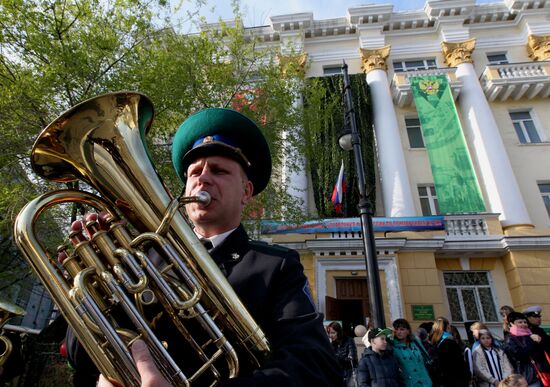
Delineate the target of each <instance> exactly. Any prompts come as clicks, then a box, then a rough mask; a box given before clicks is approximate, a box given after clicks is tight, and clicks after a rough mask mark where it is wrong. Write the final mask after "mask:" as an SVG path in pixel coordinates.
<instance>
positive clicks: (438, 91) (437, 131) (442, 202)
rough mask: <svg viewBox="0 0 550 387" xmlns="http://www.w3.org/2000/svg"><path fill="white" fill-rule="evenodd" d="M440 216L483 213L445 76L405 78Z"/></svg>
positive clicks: (481, 197)
mask: <svg viewBox="0 0 550 387" xmlns="http://www.w3.org/2000/svg"><path fill="white" fill-rule="evenodd" d="M409 81H410V83H411V89H412V92H413V97H414V102H415V104H416V110H417V112H418V118H419V119H420V124H421V126H422V135H423V136H424V142H425V145H426V149H427V151H428V156H429V159H430V164H431V168H432V175H433V178H434V185H435V190H436V194H437V200H438V203H439V210H440V212H441V213H443V214H451V213H464V212H485V204H484V202H483V196H482V195H481V190H480V188H479V184H478V181H477V178H476V175H475V172H474V168H473V166H472V160H471V158H470V154H469V153H468V148H467V146H466V141H465V139H464V134H463V132H462V127H461V126H460V120H459V119H458V114H457V112H456V107H455V104H454V101H453V96H452V94H451V89H450V87H449V82H448V80H447V76H446V75H428V76H421V77H411V78H409Z"/></svg>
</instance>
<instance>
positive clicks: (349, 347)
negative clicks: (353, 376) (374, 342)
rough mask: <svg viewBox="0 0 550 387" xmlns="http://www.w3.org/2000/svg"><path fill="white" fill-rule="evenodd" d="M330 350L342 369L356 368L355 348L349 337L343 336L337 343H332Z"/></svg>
mask: <svg viewBox="0 0 550 387" xmlns="http://www.w3.org/2000/svg"><path fill="white" fill-rule="evenodd" d="M332 348H334V353H335V354H336V359H338V363H339V364H340V367H341V368H342V369H344V370H349V369H351V368H353V367H357V347H356V346H355V342H354V341H353V339H352V338H351V337H348V336H344V337H343V338H342V340H341V341H340V342H339V343H337V342H332Z"/></svg>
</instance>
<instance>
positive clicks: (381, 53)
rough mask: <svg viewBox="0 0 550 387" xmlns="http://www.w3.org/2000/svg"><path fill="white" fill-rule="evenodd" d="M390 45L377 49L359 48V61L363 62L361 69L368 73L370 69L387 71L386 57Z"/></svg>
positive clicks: (388, 54) (388, 53)
mask: <svg viewBox="0 0 550 387" xmlns="http://www.w3.org/2000/svg"><path fill="white" fill-rule="evenodd" d="M390 49H391V46H389V45H388V46H384V47H382V48H377V49H372V50H371V49H366V48H360V49H359V50H360V51H359V52H360V53H361V61H362V62H363V64H362V66H361V69H362V70H363V71H364V72H365V74H368V73H369V72H371V71H372V70H376V69H380V70H384V71H387V70H388V66H387V64H386V59H387V58H388V56H390Z"/></svg>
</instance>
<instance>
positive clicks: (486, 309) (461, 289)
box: [443, 271, 499, 322]
mask: <svg viewBox="0 0 550 387" xmlns="http://www.w3.org/2000/svg"><path fill="white" fill-rule="evenodd" d="M443 278H444V281H445V289H446V290H447V299H448V301H449V308H450V310H451V317H452V320H453V321H482V322H493V321H499V319H498V316H497V312H496V307H495V302H494V297H493V292H492V290H491V285H490V283H489V273H488V272H485V271H460V272H444V273H443Z"/></svg>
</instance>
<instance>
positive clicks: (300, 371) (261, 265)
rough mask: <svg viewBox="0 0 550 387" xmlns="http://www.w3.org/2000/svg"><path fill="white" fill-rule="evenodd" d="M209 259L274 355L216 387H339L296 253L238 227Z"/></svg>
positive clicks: (334, 362) (333, 361) (73, 355)
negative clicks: (252, 238) (265, 337)
mask: <svg viewBox="0 0 550 387" xmlns="http://www.w3.org/2000/svg"><path fill="white" fill-rule="evenodd" d="M210 254H211V256H212V257H213V258H214V260H215V261H216V263H218V265H219V266H220V268H221V269H222V271H223V272H224V274H225V275H226V277H227V279H228V281H229V283H230V284H231V285H232V286H233V288H234V289H235V291H236V293H237V295H238V296H239V298H240V299H241V301H242V302H243V304H244V305H245V306H246V308H247V309H248V311H249V312H250V314H251V315H252V317H253V318H254V319H255V321H256V322H257V323H258V325H259V326H260V327H261V329H262V330H263V331H264V333H265V334H266V336H267V338H268V341H269V344H270V347H271V350H272V352H271V355H270V357H269V359H267V360H266V361H265V362H264V363H263V365H262V367H261V368H259V369H256V370H252V369H247V367H246V365H243V367H242V369H241V372H240V374H239V375H240V376H239V377H237V378H235V379H230V380H226V381H223V382H222V383H221V384H220V386H278V387H280V386H284V387H290V386H304V387H309V386H312V387H313V386H315V387H322V386H331V387H332V386H341V385H342V380H341V376H340V369H339V366H338V362H337V360H336V358H335V356H334V351H333V350H332V347H331V345H330V343H329V340H328V336H327V334H326V332H325V330H324V327H323V316H322V315H321V314H319V313H317V311H316V308H315V305H314V304H313V300H312V298H311V294H310V291H309V284H308V282H307V279H306V277H305V275H304V272H303V267H302V265H301V263H300V260H299V256H298V253H297V252H296V251H294V250H290V249H286V248H283V247H280V246H273V245H269V244H267V243H262V242H256V241H251V240H250V239H249V238H248V235H247V234H246V231H245V230H244V228H243V227H242V225H241V226H239V227H238V228H237V229H236V230H235V231H234V232H233V233H231V234H230V235H229V236H228V237H227V238H226V239H225V240H224V241H223V242H222V244H220V245H219V246H217V247H216V248H214V249H213V250H212V251H211V252H210ZM75 344H76V343H73V345H71V343H68V345H67V347H68V349H69V356H70V358H72V362H73V364H74V363H76V362H77V361H80V360H79V359H78V354H77V353H76V352H78V351H75V350H76V349H77V348H76V347H79V346H78V344H76V345H75ZM71 347H72V348H73V350H71V349H70V348H71ZM71 352H72V353H71ZM80 352H83V351H82V350H81V351H80ZM77 366H78V364H77Z"/></svg>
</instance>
